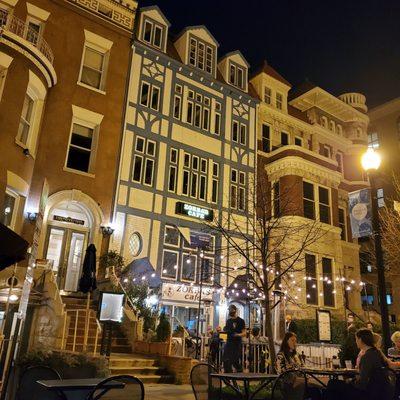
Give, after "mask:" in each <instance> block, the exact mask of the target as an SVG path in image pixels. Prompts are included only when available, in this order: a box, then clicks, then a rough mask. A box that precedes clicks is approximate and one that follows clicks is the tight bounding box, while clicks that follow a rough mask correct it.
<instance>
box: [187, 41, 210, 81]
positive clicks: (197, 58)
mask: <svg viewBox="0 0 400 400" xmlns="http://www.w3.org/2000/svg"><path fill="white" fill-rule="evenodd" d="M204 60H205V61H204ZM189 64H190V65H193V66H194V67H197V68H200V69H201V70H203V71H206V72H208V73H210V74H211V73H212V72H213V69H214V49H213V48H212V47H211V46H208V45H206V44H205V43H204V42H201V41H200V40H198V39H197V38H196V39H195V38H193V37H192V38H190V45H189Z"/></svg>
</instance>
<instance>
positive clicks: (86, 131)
mask: <svg viewBox="0 0 400 400" xmlns="http://www.w3.org/2000/svg"><path fill="white" fill-rule="evenodd" d="M92 139H93V129H92V128H88V127H87V126H83V125H79V124H74V125H73V127H72V137H71V144H73V145H75V146H79V147H83V148H85V149H88V150H91V148H92Z"/></svg>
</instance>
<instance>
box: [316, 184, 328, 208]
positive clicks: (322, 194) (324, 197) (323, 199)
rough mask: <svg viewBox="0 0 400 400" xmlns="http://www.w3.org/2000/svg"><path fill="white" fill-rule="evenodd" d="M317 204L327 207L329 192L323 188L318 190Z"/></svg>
mask: <svg viewBox="0 0 400 400" xmlns="http://www.w3.org/2000/svg"><path fill="white" fill-rule="evenodd" d="M318 195H319V202H320V203H323V204H327V205H329V190H328V189H326V188H323V187H319V188H318Z"/></svg>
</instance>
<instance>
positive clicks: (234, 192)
mask: <svg viewBox="0 0 400 400" xmlns="http://www.w3.org/2000/svg"><path fill="white" fill-rule="evenodd" d="M236 207H237V187H236V186H234V185H231V208H236Z"/></svg>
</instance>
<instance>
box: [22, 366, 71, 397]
mask: <svg viewBox="0 0 400 400" xmlns="http://www.w3.org/2000/svg"><path fill="white" fill-rule="evenodd" d="M57 379H61V376H60V374H59V373H58V372H57V371H56V370H55V369H53V368H50V367H46V366H34V367H29V368H27V369H26V370H25V371H24V372H23V373H22V375H21V378H20V380H19V383H18V388H17V394H16V396H15V398H16V400H59V399H64V397H63V395H62V394H58V393H56V392H51V391H50V390H48V389H46V388H45V387H44V386H42V385H40V384H38V383H37V381H44V380H57ZM64 400H65V399H64Z"/></svg>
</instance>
